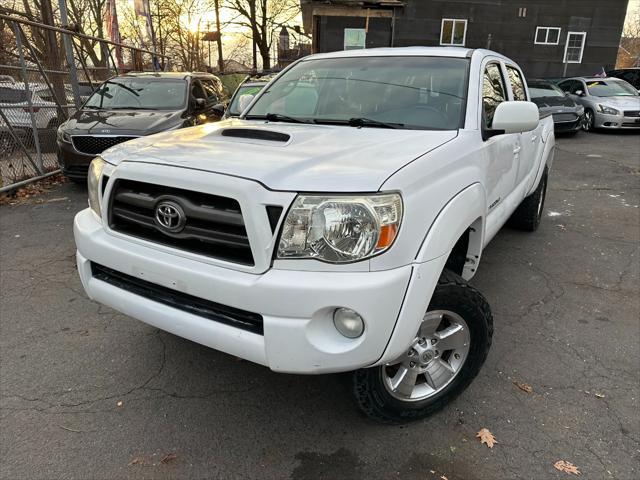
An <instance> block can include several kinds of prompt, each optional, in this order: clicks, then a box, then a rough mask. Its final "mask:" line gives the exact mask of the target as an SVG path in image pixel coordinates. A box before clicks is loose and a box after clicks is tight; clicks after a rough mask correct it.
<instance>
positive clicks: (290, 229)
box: [278, 193, 402, 263]
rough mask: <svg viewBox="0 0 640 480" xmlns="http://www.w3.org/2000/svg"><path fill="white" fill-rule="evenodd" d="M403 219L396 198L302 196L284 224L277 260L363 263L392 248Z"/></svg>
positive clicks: (298, 198) (296, 200)
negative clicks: (307, 259)
mask: <svg viewBox="0 0 640 480" xmlns="http://www.w3.org/2000/svg"><path fill="white" fill-rule="evenodd" d="M401 220H402V198H401V197H400V195H398V194H397V193H390V194H371V195H335V196H334V195H331V196H329V195H300V196H298V197H297V198H296V199H295V201H294V202H293V205H292V207H291V209H290V210H289V213H288V214H287V217H286V218H285V221H284V223H283V225H282V234H281V235H280V244H279V245H278V258H315V259H317V260H322V261H325V262H330V263H347V262H354V261H357V260H363V259H365V258H369V257H371V256H373V255H376V254H378V253H381V252H383V251H385V250H386V249H388V248H389V247H390V246H391V245H392V244H393V241H394V240H395V238H396V236H397V234H398V230H399V229H400V222H401Z"/></svg>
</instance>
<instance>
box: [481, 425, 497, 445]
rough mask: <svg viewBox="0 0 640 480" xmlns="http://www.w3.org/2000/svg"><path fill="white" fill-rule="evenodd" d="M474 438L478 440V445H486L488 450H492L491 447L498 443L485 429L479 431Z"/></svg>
mask: <svg viewBox="0 0 640 480" xmlns="http://www.w3.org/2000/svg"><path fill="white" fill-rule="evenodd" d="M476 437H477V438H479V439H480V443H484V444H486V445H487V447H489V448H493V445H494V444H496V443H498V441H497V440H496V439H495V437H494V436H493V433H491V432H490V431H489V430H487V429H486V428H482V429H480V431H479V432H478V433H476Z"/></svg>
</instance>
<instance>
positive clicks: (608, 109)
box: [598, 105, 620, 115]
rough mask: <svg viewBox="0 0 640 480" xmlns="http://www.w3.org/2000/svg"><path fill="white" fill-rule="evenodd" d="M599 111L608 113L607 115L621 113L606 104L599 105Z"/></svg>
mask: <svg viewBox="0 0 640 480" xmlns="http://www.w3.org/2000/svg"><path fill="white" fill-rule="evenodd" d="M598 111H599V112H600V113H606V114H607V115H619V114H620V112H619V111H618V110H616V109H615V108H613V107H607V106H606V105H598Z"/></svg>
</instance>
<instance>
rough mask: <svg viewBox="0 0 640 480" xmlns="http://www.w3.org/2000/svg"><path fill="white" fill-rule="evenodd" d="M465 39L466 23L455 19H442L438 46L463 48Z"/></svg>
mask: <svg viewBox="0 0 640 480" xmlns="http://www.w3.org/2000/svg"><path fill="white" fill-rule="evenodd" d="M466 37H467V21H466V20H461V19H457V18H443V19H442V27H441V29H440V45H458V46H464V42H465V39H466Z"/></svg>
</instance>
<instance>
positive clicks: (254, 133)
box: [220, 128, 291, 143]
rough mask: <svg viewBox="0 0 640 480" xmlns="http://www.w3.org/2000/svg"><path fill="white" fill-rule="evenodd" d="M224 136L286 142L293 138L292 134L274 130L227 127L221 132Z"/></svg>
mask: <svg viewBox="0 0 640 480" xmlns="http://www.w3.org/2000/svg"><path fill="white" fill-rule="evenodd" d="M220 135H221V136H222V137H235V138H244V139H250V140H265V141H267V142H279V143H286V142H288V141H289V140H290V139H291V136H290V135H287V134H286V133H281V132H274V131H273V130H262V129H258V128H225V129H224V130H222V132H221V133H220Z"/></svg>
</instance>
